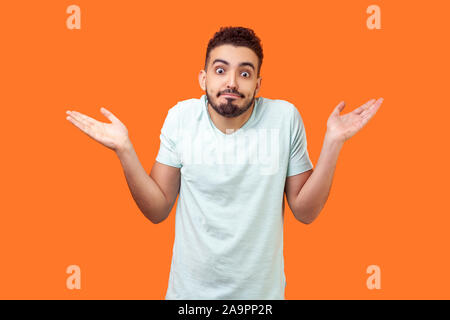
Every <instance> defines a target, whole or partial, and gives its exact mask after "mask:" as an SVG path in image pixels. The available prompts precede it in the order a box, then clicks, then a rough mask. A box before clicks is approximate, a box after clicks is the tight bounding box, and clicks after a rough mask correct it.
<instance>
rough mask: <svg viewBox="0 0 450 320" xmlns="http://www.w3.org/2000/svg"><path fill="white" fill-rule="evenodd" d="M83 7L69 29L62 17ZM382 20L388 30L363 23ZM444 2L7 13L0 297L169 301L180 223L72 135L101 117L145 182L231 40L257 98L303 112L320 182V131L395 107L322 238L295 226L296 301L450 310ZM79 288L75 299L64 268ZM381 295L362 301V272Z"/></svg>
mask: <svg viewBox="0 0 450 320" xmlns="http://www.w3.org/2000/svg"><path fill="white" fill-rule="evenodd" d="M71 4H76V5H78V6H80V8H81V30H69V29H67V27H66V19H67V17H68V16H69V14H67V13H66V8H67V7H68V6H69V5H71ZM371 4H377V5H379V6H380V8H381V26H382V29H381V30H369V29H368V28H367V26H366V19H367V18H368V16H369V14H367V13H366V9H367V7H368V6H369V5H371ZM449 10H450V3H449V2H448V1H444V0H442V1H437V0H434V1H431V2H426V1H414V2H411V1H381V0H377V1H362V0H361V1H345V2H343V1H324V0H322V1H291V2H286V1H276V2H273V1H266V2H261V1H245V2H243V1H228V2H219V3H215V2H211V1H196V2H192V1H176V2H173V1H169V2H164V1H155V2H153V1H99V0H96V1H81V0H78V1H3V2H2V6H1V8H0V32H1V40H2V50H1V53H0V54H1V61H0V63H1V71H0V72H1V89H0V91H1V95H0V101H1V102H0V105H1V111H2V112H1V115H0V119H1V126H0V128H1V129H0V130H1V137H2V141H1V143H2V152H1V154H2V157H1V166H2V171H3V173H2V184H1V186H2V190H1V197H2V201H1V216H0V243H1V263H0V298H2V299H164V296H165V293H166V289H167V284H168V279H169V270H170V262H171V258H172V245H173V240H174V222H175V208H176V205H175V206H174V207H173V210H172V212H171V214H170V216H169V217H168V218H167V220H165V221H164V222H163V223H162V224H159V225H154V224H152V223H151V222H150V221H149V220H147V219H146V218H145V217H144V215H143V214H142V213H141V212H140V211H139V209H138V207H137V205H136V204H135V202H134V200H133V199H132V197H131V194H130V192H129V189H128V186H127V183H126V180H125V176H124V174H123V171H122V167H121V165H120V162H119V160H118V158H117V156H116V155H115V154H114V152H113V151H111V150H109V149H107V148H105V147H104V146H102V145H100V144H99V143H97V142H96V141H94V140H92V139H90V138H89V137H88V136H87V135H85V134H84V133H82V132H81V131H80V130H78V129H77V128H76V127H75V126H74V125H72V124H71V123H70V122H69V121H67V120H66V114H65V112H66V110H76V111H79V112H82V113H84V114H87V115H89V116H91V117H93V118H96V119H98V120H100V121H105V122H106V121H107V119H106V118H105V117H104V116H103V115H102V114H101V113H100V107H102V106H105V107H106V108H108V109H109V110H111V111H112V112H113V113H114V114H115V115H116V116H117V117H118V118H119V119H120V120H121V121H122V122H123V123H124V124H125V125H126V126H127V128H128V130H129V135H130V138H131V140H132V142H133V145H134V147H135V149H136V152H137V154H138V156H139V159H140V161H141V163H142V165H143V166H144V168H145V169H146V171H147V172H150V170H151V167H152V165H153V163H154V161H155V157H156V155H157V152H158V149H159V133H160V130H161V127H162V124H163V122H164V119H165V116H166V115H167V110H168V109H169V108H170V107H172V106H174V105H175V104H176V103H177V102H178V101H181V100H185V99H189V98H199V97H200V96H201V95H202V94H203V91H202V90H201V88H200V86H199V84H198V80H197V75H198V72H199V71H200V70H201V69H202V68H203V64H204V59H205V53H206V46H207V43H208V40H209V39H210V38H211V37H212V36H213V35H214V33H215V32H216V31H218V30H219V28H220V26H245V27H249V28H252V29H253V30H254V31H255V32H256V34H257V35H258V36H259V37H260V38H261V40H262V45H263V50H264V62H263V65H262V69H261V72H262V77H263V81H262V87H261V91H260V93H259V95H258V96H264V97H268V98H272V99H283V100H287V101H289V102H292V103H294V104H295V105H296V107H297V108H298V109H299V111H300V113H301V115H302V117H303V119H304V123H305V127H306V132H307V139H308V150H309V154H310V157H311V160H312V162H313V163H314V166H316V163H317V160H318V158H319V155H320V151H321V148H322V143H323V138H324V134H325V131H326V121H327V119H328V116H329V114H330V113H331V112H332V110H333V109H334V107H335V106H336V105H337V104H338V103H339V101H341V100H345V101H346V103H347V106H346V108H345V109H344V111H343V112H342V113H347V112H350V111H352V110H354V109H355V108H356V107H358V106H359V105H361V104H362V103H364V102H366V101H367V100H369V99H371V98H379V97H383V98H384V103H383V105H382V106H381V108H380V109H379V110H378V112H377V114H376V115H375V116H374V117H373V118H372V119H371V120H370V121H369V123H368V124H367V125H366V126H365V127H364V128H363V129H362V130H361V131H360V132H358V133H357V134H356V135H355V136H353V137H352V138H351V139H350V140H349V141H347V142H346V143H345V145H344V147H343V148H342V150H341V154H340V156H339V160H338V163H337V167H336V172H335V176H334V179H333V185H332V188H331V192H330V196H329V198H328V201H327V203H326V205H325V208H324V209H323V211H322V212H321V214H320V216H319V217H318V219H317V220H316V221H314V223H312V224H311V225H304V224H302V223H300V222H298V221H297V220H295V218H294V216H293V215H292V213H291V211H290V209H289V207H286V214H285V238H284V239H285V249H284V250H285V271H286V278H287V287H286V298H287V299H354V298H356V299H398V298H402V299H403V298H405V299H417V298H424V299H431V298H438V299H440V298H445V299H448V298H450V294H449V291H450V289H449V288H450V278H449V277H450V276H449V272H448V271H449V269H450V268H449V267H450V262H449V258H448V250H449V249H448V248H449V240H450V239H449V222H450V218H449V205H448V204H447V202H446V200H445V199H446V198H447V197H448V186H447V185H448V181H449V170H448V163H449V153H448V152H447V150H446V147H445V146H446V145H448V144H446V143H445V142H444V141H446V140H447V139H448V128H449V107H450V105H449V102H448V101H449V98H448V94H446V93H445V92H447V93H448V85H449V81H448V75H449V71H450V70H449V69H450V68H449V63H448V57H449V56H450V55H449V46H448V36H449V30H450V26H449V23H448V12H449ZM445 190H447V191H445ZM72 264H75V265H78V266H80V268H81V290H69V289H67V288H66V279H67V278H68V277H69V275H68V274H67V273H66V268H67V267H68V266H69V265H72ZM372 264H375V265H378V266H380V268H381V289H380V290H369V289H368V288H367V286H366V280H367V278H368V277H369V276H370V275H369V274H367V273H366V268H367V267H368V266H369V265H372Z"/></svg>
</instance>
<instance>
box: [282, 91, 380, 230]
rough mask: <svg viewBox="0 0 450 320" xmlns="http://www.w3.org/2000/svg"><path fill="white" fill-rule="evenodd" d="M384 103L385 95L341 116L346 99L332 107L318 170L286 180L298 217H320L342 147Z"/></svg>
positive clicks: (292, 208)
mask: <svg viewBox="0 0 450 320" xmlns="http://www.w3.org/2000/svg"><path fill="white" fill-rule="evenodd" d="M382 102H383V98H380V99H378V100H377V101H375V99H372V100H370V101H368V102H367V103H365V104H363V105H362V106H360V107H359V108H357V109H355V110H353V111H352V112H350V113H347V114H345V115H342V116H341V115H340V114H339V113H340V112H341V111H342V110H343V109H344V107H345V103H344V102H341V103H339V104H338V105H337V106H336V108H335V109H334V110H333V112H332V114H331V115H330V117H329V118H328V121H327V132H326V134H325V139H324V143H323V146H322V150H321V153H320V157H319V160H318V161H317V164H316V168H315V170H310V171H312V172H310V171H307V172H304V173H302V174H298V175H295V176H290V177H288V178H287V179H286V187H285V192H286V199H287V201H288V204H289V207H290V208H291V211H292V213H293V214H294V216H295V218H296V219H297V220H299V221H301V222H303V223H305V224H310V223H311V222H313V221H314V220H315V219H316V218H317V216H318V215H319V213H320V212H321V211H322V209H323V207H324V206H325V203H326V201H327V199H328V196H329V194H330V189H331V185H332V182H333V176H334V172H335V169H336V164H337V159H338V156H339V152H340V151H341V148H342V146H343V145H344V143H345V141H347V140H348V139H350V138H351V137H352V136H353V135H354V134H355V133H356V132H358V131H359V130H361V129H362V128H363V127H364V126H365V125H366V123H367V122H368V121H369V120H370V118H372V117H373V115H374V114H375V113H376V112H377V111H378V108H379V107H380V105H381V103H382ZM305 180H306V181H305Z"/></svg>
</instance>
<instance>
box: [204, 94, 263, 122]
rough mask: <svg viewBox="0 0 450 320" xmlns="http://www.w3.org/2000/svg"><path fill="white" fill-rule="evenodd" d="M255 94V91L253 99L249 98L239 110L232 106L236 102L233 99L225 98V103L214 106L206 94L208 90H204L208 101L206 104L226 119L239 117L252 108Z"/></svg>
mask: <svg viewBox="0 0 450 320" xmlns="http://www.w3.org/2000/svg"><path fill="white" fill-rule="evenodd" d="M255 93H256V90H255V92H253V97H252V98H251V100H250V101H249V103H248V104H246V105H244V106H243V107H242V108H239V107H238V106H236V105H234V104H233V101H234V100H236V99H233V98H225V99H226V100H227V103H219V104H215V103H214V102H213V100H212V99H211V96H210V95H209V94H208V88H206V98H207V99H208V103H209V104H210V105H211V107H212V108H213V109H214V110H216V112H217V113H218V114H220V115H221V116H224V117H227V118H234V117H237V116H240V115H241V114H243V113H244V112H245V111H247V110H248V109H249V108H250V107H251V106H252V104H253V101H255Z"/></svg>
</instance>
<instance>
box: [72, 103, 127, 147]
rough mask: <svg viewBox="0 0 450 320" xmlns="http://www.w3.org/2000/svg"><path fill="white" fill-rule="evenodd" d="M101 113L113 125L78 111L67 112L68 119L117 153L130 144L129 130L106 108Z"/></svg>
mask: <svg viewBox="0 0 450 320" xmlns="http://www.w3.org/2000/svg"><path fill="white" fill-rule="evenodd" d="M100 111H101V112H102V113H103V115H104V116H105V117H107V118H108V119H109V120H110V121H111V123H104V122H100V121H97V120H95V119H92V118H91V117H88V116H86V115H84V114H82V113H80V112H77V111H67V112H66V113H67V114H68V115H69V116H68V117H67V118H66V119H67V120H69V121H70V122H72V124H74V125H75V126H76V127H78V128H79V129H80V130H81V131H83V132H84V133H86V134H87V135H88V136H89V137H91V138H92V139H94V140H96V141H98V142H100V143H101V144H103V145H104V146H105V147H108V148H110V149H112V150H114V151H116V152H117V151H118V150H120V149H121V148H123V147H125V146H126V145H127V144H129V143H130V141H129V138H128V130H127V128H126V127H125V125H124V124H123V123H122V122H120V120H119V119H117V118H116V117H115V116H114V115H113V114H112V113H111V112H110V111H108V110H106V109H105V108H101V109H100Z"/></svg>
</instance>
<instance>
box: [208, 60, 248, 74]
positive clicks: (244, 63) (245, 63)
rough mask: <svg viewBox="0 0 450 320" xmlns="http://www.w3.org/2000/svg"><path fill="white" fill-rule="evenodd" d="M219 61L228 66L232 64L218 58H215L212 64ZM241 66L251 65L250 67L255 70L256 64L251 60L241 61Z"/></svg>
mask: <svg viewBox="0 0 450 320" xmlns="http://www.w3.org/2000/svg"><path fill="white" fill-rule="evenodd" d="M217 62H222V63H223V64H226V65H227V66H229V65H230V63H228V62H227V61H225V60H222V59H216V60H214V61H213V63H212V65H214V64H215V63H217ZM239 66H240V67H241V66H249V67H252V68H253V71H255V66H254V65H253V63H251V62H241V63H239Z"/></svg>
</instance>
